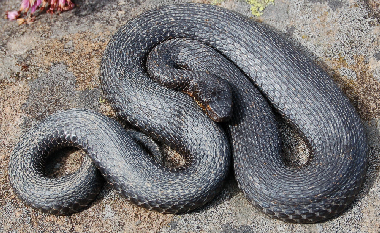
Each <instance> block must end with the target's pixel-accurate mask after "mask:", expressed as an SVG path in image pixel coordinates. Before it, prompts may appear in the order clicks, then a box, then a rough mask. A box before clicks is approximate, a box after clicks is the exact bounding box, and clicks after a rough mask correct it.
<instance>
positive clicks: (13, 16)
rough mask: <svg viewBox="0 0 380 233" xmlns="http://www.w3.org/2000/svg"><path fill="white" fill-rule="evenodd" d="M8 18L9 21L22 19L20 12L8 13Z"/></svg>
mask: <svg viewBox="0 0 380 233" xmlns="http://www.w3.org/2000/svg"><path fill="white" fill-rule="evenodd" d="M6 16H7V18H8V19H9V20H15V19H17V18H18V17H20V11H7V13H6Z"/></svg>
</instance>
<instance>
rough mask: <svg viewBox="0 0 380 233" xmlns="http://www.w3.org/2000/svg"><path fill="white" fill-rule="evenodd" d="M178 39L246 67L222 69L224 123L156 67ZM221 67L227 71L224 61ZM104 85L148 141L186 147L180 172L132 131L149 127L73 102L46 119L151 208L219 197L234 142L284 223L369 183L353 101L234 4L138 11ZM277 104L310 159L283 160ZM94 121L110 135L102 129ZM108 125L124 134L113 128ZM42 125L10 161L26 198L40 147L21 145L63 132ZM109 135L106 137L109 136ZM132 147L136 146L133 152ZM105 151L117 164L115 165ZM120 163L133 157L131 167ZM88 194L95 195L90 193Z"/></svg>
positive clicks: (313, 216) (257, 191)
mask: <svg viewBox="0 0 380 233" xmlns="http://www.w3.org/2000/svg"><path fill="white" fill-rule="evenodd" d="M173 38H186V39H185V40H187V41H191V40H193V41H196V42H195V44H197V43H200V44H201V45H196V46H198V47H203V46H208V47H210V48H212V49H215V50H216V51H217V52H215V53H218V54H221V55H220V56H221V57H222V58H220V59H219V58H217V59H214V60H216V63H218V61H221V60H227V61H229V62H231V63H233V64H235V65H236V66H237V67H238V68H231V69H233V70H236V72H237V73H239V72H240V73H241V74H239V75H238V76H236V77H235V75H231V76H229V77H221V76H222V75H219V74H217V76H218V77H221V78H222V79H223V80H224V81H223V83H226V82H227V83H228V85H230V87H231V90H232V116H231V118H230V120H229V121H228V122H227V123H224V124H220V123H215V122H213V121H212V120H211V119H210V117H208V116H207V114H206V113H205V112H204V111H203V110H202V109H201V108H200V107H199V106H198V105H197V104H196V102H195V101H194V100H193V99H192V98H190V97H189V96H188V95H186V94H184V93H182V92H179V91H176V90H173V89H168V88H166V87H164V86H162V85H160V84H159V83H157V82H156V81H154V80H152V79H151V78H150V77H149V76H148V74H147V70H146V67H145V62H146V60H147V56H148V53H149V52H150V51H151V50H152V49H153V48H154V47H155V46H157V45H159V44H164V43H166V41H169V40H170V39H173ZM206 50H207V49H206ZM206 53H208V52H206ZM212 53H213V52H210V54H212ZM185 56H186V55H185ZM223 64H224V63H223ZM223 67H224V65H223ZM190 68H192V67H190ZM194 68H196V67H194ZM163 69H166V68H165V67H164V68H163ZM210 69H211V68H210ZM225 69H226V70H227V69H228V70H230V68H225ZM215 70H218V69H215ZM219 71H221V72H222V73H223V72H224V70H223V68H221V69H220V70H219ZM219 71H217V72H219ZM241 77H243V78H241ZM101 82H102V86H103V90H104V93H105V94H106V97H107V99H109V101H110V102H111V104H112V107H113V108H114V109H115V110H116V111H117V112H118V114H119V115H120V116H121V117H122V118H123V119H124V120H125V121H127V122H128V123H129V124H130V125H132V126H133V127H135V128H137V129H138V130H139V131H141V132H142V133H144V134H147V135H149V136H150V137H151V138H152V139H153V140H152V144H155V142H159V144H166V145H167V146H168V147H170V148H172V149H173V150H175V151H177V152H178V153H182V154H183V155H184V156H185V157H186V158H187V161H188V163H187V164H186V165H185V166H184V167H182V168H181V169H170V168H166V167H164V166H161V165H160V164H158V163H156V162H154V160H152V157H151V156H149V155H148V154H149V153H148V152H149V150H151V149H148V152H147V149H146V148H147V147H149V146H146V145H145V144H149V143H145V144H144V143H143V144H144V145H145V146H144V145H143V146H142V145H141V143H139V142H141V140H140V139H138V140H136V138H142V137H143V136H137V137H136V136H135V137H133V136H126V135H128V134H126V133H122V129H121V127H120V126H118V125H117V123H116V122H114V121H113V120H107V119H108V118H106V117H103V116H101V115H99V114H96V113H93V112H88V111H79V110H71V111H69V112H64V113H61V114H56V115H53V116H52V119H54V120H51V119H50V118H49V119H47V120H46V121H45V122H47V123H42V125H44V124H46V125H49V126H51V125H52V124H53V122H54V121H55V122H57V119H59V120H58V125H59V126H58V129H59V130H58V131H54V132H58V133H56V136H57V137H58V138H65V139H67V141H64V143H63V144H62V145H63V146H67V145H75V146H78V147H80V148H82V149H84V150H85V151H87V152H88V154H89V155H90V156H91V157H92V158H93V160H94V161H95V164H96V166H97V167H99V168H100V170H101V172H102V174H103V175H104V176H105V177H106V179H107V180H108V181H109V182H110V183H112V184H113V185H114V186H115V188H116V189H117V190H119V191H120V192H121V193H122V194H123V195H124V196H126V197H127V198H128V199H129V200H131V201H132V202H134V203H136V204H138V205H140V206H143V207H146V208H148V209H154V210H157V211H160V212H164V213H180V212H185V211H189V210H191V209H194V208H197V207H198V206H201V205H203V204H204V203H205V202H207V201H209V200H210V199H212V198H213V196H214V195H215V194H216V193H217V191H218V190H219V189H220V187H221V184H222V182H223V180H224V178H225V177H226V174H227V171H228V167H229V154H230V149H229V146H231V153H232V156H233V161H234V162H233V164H234V172H235V176H236V179H237V181H238V183H239V187H240V188H241V189H242V190H243V192H244V193H245V195H246V196H247V198H248V199H249V200H250V201H251V202H252V203H253V204H254V205H255V206H257V207H258V208H259V209H262V210H263V212H265V213H266V214H268V215H271V216H272V217H274V218H279V219H282V220H284V221H289V222H298V223H312V222H318V221H323V220H326V219H328V218H330V217H332V216H334V215H336V214H338V213H340V212H342V211H343V210H344V209H346V208H347V206H348V205H349V204H350V203H351V202H352V200H353V199H354V198H355V196H356V195H357V193H358V192H359V190H360V187H361V184H362V182H363V180H364V177H365V172H366V165H367V142H366V137H365V134H364V130H363V126H362V123H361V121H360V118H359V116H358V114H357V113H356V112H355V109H354V108H353V107H352V105H351V104H350V103H349V101H348V99H347V98H346V97H345V96H344V95H343V94H342V92H341V91H340V90H339V88H338V87H337V86H336V85H335V84H334V83H333V81H332V80H331V79H330V78H329V77H328V75H327V74H326V73H325V72H324V71H323V70H322V69H320V68H319V67H318V66H316V65H315V64H314V63H313V62H312V61H311V60H310V59H309V58H308V57H307V56H305V55H304V54H303V53H301V52H300V51H299V50H297V49H295V48H294V46H292V44H291V43H289V42H288V41H287V40H285V39H284V38H283V37H282V36H280V35H279V34H278V33H276V32H274V31H273V30H271V29H269V28H268V27H267V26H265V25H262V24H260V23H257V22H254V21H252V20H250V19H248V18H246V17H243V16H241V15H239V14H237V13H234V12H231V11H228V10H225V9H222V8H218V7H216V6H211V5H199V4H180V5H172V6H165V7H161V8H158V9H156V10H153V11H148V12H146V13H144V14H142V15H140V16H139V17H137V18H135V19H132V20H131V21H130V22H128V23H127V24H126V25H125V26H123V27H122V28H120V30H119V31H118V32H117V33H116V34H115V35H114V37H113V38H112V39H111V41H110V42H109V44H108V47H107V49H106V51H105V53H104V57H103V60H102V65H101ZM273 109H275V110H273ZM274 112H276V114H279V115H281V116H282V118H284V119H285V120H286V121H287V122H288V123H289V124H291V125H293V126H294V128H296V129H297V130H298V131H299V132H300V134H301V135H302V136H303V137H304V139H305V141H306V142H307V143H308V145H309V146H310V148H311V151H312V158H311V159H310V161H309V162H308V164H307V165H305V166H302V167H300V168H295V167H292V166H288V165H287V164H286V163H285V162H284V160H283V158H282V155H281V139H280V135H279V133H278V124H277V123H276V120H275V119H276V118H275V113H274ZM78 116H79V117H78ZM65 119H69V120H67V121H66V120H65ZM61 120H62V123H60V122H59V121H61ZM70 122H74V123H73V124H74V125H75V126H70V124H69V123H70ZM81 122H85V124H83V125H81ZM97 122H99V123H97ZM108 125H111V126H108ZM225 126H226V128H227V130H226V132H227V134H226V133H224V131H223V129H224V128H225ZM87 127H89V128H91V129H94V131H91V130H87ZM45 128H46V126H45ZM47 128H49V127H47ZM96 128H100V129H101V130H100V131H102V130H104V132H102V133H100V135H98V136H94V135H93V134H96V133H95V129H96ZM111 130H112V131H115V132H116V133H109V131H111ZM32 131H33V130H32ZM34 131H35V132H34V133H30V134H27V136H25V137H24V138H23V139H22V140H21V142H20V143H19V145H18V146H17V147H16V149H15V152H14V153H13V155H12V160H11V164H10V169H9V174H10V180H11V183H12V185H13V187H14V188H15V190H16V193H18V194H19V196H20V197H21V198H22V199H23V200H26V198H27V197H25V195H24V196H23V194H22V192H23V191H28V189H30V187H29V186H27V187H26V188H25V189H24V190H23V188H20V187H21V186H22V187H24V186H23V183H25V180H26V178H25V174H24V176H22V175H20V174H16V173H17V172H20V173H24V169H25V167H26V166H24V165H22V164H23V163H28V164H31V162H30V160H33V159H32V158H31V157H32V156H29V157H30V158H29V161H27V162H25V161H26V160H27V158H25V157H23V158H21V155H22V154H25V153H27V154H30V155H32V154H36V150H37V151H38V149H36V146H34V148H35V149H33V146H31V147H32V149H28V150H24V148H27V147H28V148H29V147H30V145H34V144H35V141H38V139H37V138H38V137H36V136H35V135H36V134H37V135H42V136H41V138H46V137H53V136H49V135H55V134H54V132H53V133H47V134H46V135H45V134H42V133H41V131H42V130H41V129H39V128H37V129H36V130H34ZM79 134H81V135H84V136H81V138H83V139H81V140H82V141H83V142H85V143H84V144H81V143H79V144H78V143H77V142H78V141H75V142H74V144H73V143H72V140H71V139H70V138H72V137H73V136H75V138H77V137H78V138H79ZM138 134H139V133H138ZM47 135H48V136H47ZM107 135H108V136H107ZM96 138H97V140H96ZM68 139H70V140H68ZM99 139H101V142H102V143H100V146H99V145H97V144H98V143H99ZM41 140H45V139H41ZM92 140H94V141H92ZM52 141H55V139H54V140H53V139H52ZM108 142H111V145H110V146H106V145H105V144H106V143H108ZM37 144H38V143H37ZM45 144H47V143H42V144H40V145H45ZM53 144H54V143H53ZM126 145H128V146H130V147H131V148H132V149H125V148H126V147H125V146H126ZM40 147H41V146H40ZM104 147H110V148H109V150H111V151H108V152H106V151H104V150H105V149H104ZM38 148H39V147H38ZM111 152H112V153H111ZM37 154H41V153H37ZM42 154H43V153H42ZM111 154H112V155H111ZM113 154H115V155H116V157H115V158H114V157H113V156H114V155H113ZM108 160H110V161H113V162H111V163H110V165H108ZM124 163H128V164H132V165H127V168H124V167H123V166H125V165H124ZM33 166H35V165H31V166H30V167H32V169H34V168H33ZM83 166H84V165H82V167H83ZM91 166H92V165H91ZM91 166H90V165H88V167H91ZM33 174H35V173H33ZM75 174H77V173H75ZM37 175H38V174H37ZM20 177H21V178H20ZM131 177H132V178H131ZM29 178H30V177H29ZM28 187H29V188H28ZM20 190H23V191H20ZM36 192H38V195H40V193H39V192H40V191H38V190H37V191H36ZM88 193H92V191H90V192H88ZM38 195H37V196H38ZM74 195H77V196H79V195H78V194H77V193H74ZM44 198H45V197H44ZM81 200H87V199H86V197H84V196H82V197H81ZM41 201H42V202H45V201H44V200H41ZM26 202H28V203H30V204H31V205H33V203H32V201H27V200H26ZM83 202H84V201H83ZM74 205H75V208H73V206H74ZM35 206H37V207H38V206H39V205H35ZM53 206H54V205H53ZM62 206H66V207H67V206H70V207H68V209H70V211H61V210H62V209H63V208H62ZM76 207H78V203H77V202H76V201H73V202H71V204H56V205H55V207H52V208H50V210H49V212H52V211H51V210H52V209H57V211H56V212H58V213H61V214H65V213H70V212H75V211H77V210H78V209H79V207H78V208H76ZM71 210H73V211H71Z"/></svg>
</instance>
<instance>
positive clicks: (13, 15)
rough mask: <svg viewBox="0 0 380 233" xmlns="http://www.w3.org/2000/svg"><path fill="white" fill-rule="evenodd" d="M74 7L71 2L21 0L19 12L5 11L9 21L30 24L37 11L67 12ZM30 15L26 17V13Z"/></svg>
mask: <svg viewBox="0 0 380 233" xmlns="http://www.w3.org/2000/svg"><path fill="white" fill-rule="evenodd" d="M74 7H75V4H74V3H73V2H72V1H71V0H22V2H21V6H20V10H18V11H7V13H6V18H7V19H9V20H17V22H18V23H19V24H24V23H28V24H29V23H32V22H33V21H34V19H35V17H34V16H33V14H34V12H36V11H37V10H40V11H45V10H46V12H48V13H51V14H53V13H55V12H58V13H59V12H62V11H68V10H71V9H73V8H74ZM29 10H30V14H29V15H28V11H29Z"/></svg>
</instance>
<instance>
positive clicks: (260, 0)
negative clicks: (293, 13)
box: [212, 0, 274, 16]
mask: <svg viewBox="0 0 380 233" xmlns="http://www.w3.org/2000/svg"><path fill="white" fill-rule="evenodd" d="M223 1H224V0H213V2H212V4H214V5H217V4H220V3H222V2H223ZM246 2H247V3H248V4H249V5H250V6H251V12H252V15H254V16H261V15H262V14H263V13H264V10H265V8H266V7H267V6H268V5H271V4H272V5H273V4H274V0H246Z"/></svg>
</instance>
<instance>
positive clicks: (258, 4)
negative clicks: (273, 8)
mask: <svg viewBox="0 0 380 233" xmlns="http://www.w3.org/2000/svg"><path fill="white" fill-rule="evenodd" d="M246 1H247V2H248V4H249V5H251V12H252V15H254V16H261V15H262V14H263V12H264V9H265V8H266V7H267V6H268V5H271V4H274V0H246Z"/></svg>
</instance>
